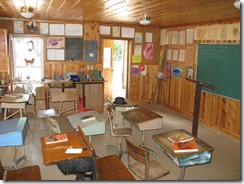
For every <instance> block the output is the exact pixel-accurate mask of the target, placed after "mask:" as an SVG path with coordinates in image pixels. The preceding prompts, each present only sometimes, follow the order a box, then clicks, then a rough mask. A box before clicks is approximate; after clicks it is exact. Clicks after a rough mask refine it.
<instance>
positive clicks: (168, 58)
mask: <svg viewBox="0 0 244 184" xmlns="http://www.w3.org/2000/svg"><path fill="white" fill-rule="evenodd" d="M171 58H172V49H168V50H167V60H171Z"/></svg>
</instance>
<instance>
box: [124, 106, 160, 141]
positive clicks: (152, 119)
mask: <svg viewBox="0 0 244 184" xmlns="http://www.w3.org/2000/svg"><path fill="white" fill-rule="evenodd" d="M121 114H122V115H123V116H124V118H125V119H126V120H127V121H128V122H129V123H131V124H132V125H135V126H136V127H137V128H138V129H139V130H140V131H142V139H141V146H144V143H145V131H147V130H156V129H161V128H162V125H163V116H160V115H159V114H157V113H155V112H153V111H151V110H149V109H145V108H137V109H133V110H130V111H125V112H122V113H121Z"/></svg>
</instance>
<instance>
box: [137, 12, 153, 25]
mask: <svg viewBox="0 0 244 184" xmlns="http://www.w3.org/2000/svg"><path fill="white" fill-rule="evenodd" d="M150 23H151V21H150V20H149V19H148V18H147V15H146V13H145V15H144V18H143V19H141V20H140V24H141V25H144V26H146V25H148V24H150Z"/></svg>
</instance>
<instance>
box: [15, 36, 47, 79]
mask: <svg viewBox="0 0 244 184" xmlns="http://www.w3.org/2000/svg"><path fill="white" fill-rule="evenodd" d="M43 63H44V62H43V38H38V37H14V38H13V64H14V76H13V77H14V78H20V79H21V80H26V79H31V80H41V78H43V77H44V65H43Z"/></svg>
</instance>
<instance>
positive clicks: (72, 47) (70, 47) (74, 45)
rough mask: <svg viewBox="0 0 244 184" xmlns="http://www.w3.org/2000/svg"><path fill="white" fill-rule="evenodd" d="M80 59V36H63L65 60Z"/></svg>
mask: <svg viewBox="0 0 244 184" xmlns="http://www.w3.org/2000/svg"><path fill="white" fill-rule="evenodd" d="M70 59H73V60H82V38H65V60H66V61H67V60H70Z"/></svg>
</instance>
